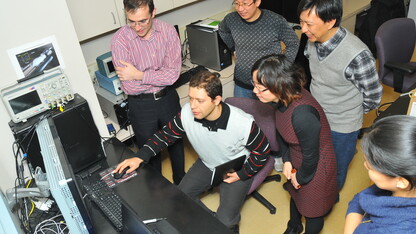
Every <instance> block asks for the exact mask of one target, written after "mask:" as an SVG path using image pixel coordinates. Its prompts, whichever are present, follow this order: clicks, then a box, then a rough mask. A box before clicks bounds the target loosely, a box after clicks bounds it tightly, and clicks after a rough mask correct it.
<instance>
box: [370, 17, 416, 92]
mask: <svg viewBox="0 0 416 234" xmlns="http://www.w3.org/2000/svg"><path fill="white" fill-rule="evenodd" d="M415 41H416V29H415V22H414V20H413V19H409V18H395V19H391V20H388V21H386V22H385V23H383V24H382V25H381V26H380V27H379V28H378V30H377V33H376V36H375V44H376V48H377V57H378V62H379V67H378V76H379V79H380V81H381V82H382V83H383V84H386V85H388V86H390V87H393V88H394V91H395V92H399V93H403V92H407V91H408V89H409V88H410V87H411V86H412V85H413V84H414V83H416V73H415V71H416V63H415V62H410V60H411V58H412V55H413V51H414V49H415Z"/></svg>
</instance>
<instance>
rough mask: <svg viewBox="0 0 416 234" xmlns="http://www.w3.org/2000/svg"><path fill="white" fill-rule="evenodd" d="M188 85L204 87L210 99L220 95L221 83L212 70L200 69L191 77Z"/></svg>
mask: <svg viewBox="0 0 416 234" xmlns="http://www.w3.org/2000/svg"><path fill="white" fill-rule="evenodd" d="M189 87H192V88H200V89H205V91H207V94H208V96H209V97H210V98H211V99H215V98H216V97H217V96H222V84H221V80H220V78H219V77H218V76H217V75H215V74H214V73H212V72H209V71H201V72H198V73H196V74H195V75H193V76H192V77H191V80H190V81H189Z"/></svg>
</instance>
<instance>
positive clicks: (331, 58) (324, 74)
mask: <svg viewBox="0 0 416 234" xmlns="http://www.w3.org/2000/svg"><path fill="white" fill-rule="evenodd" d="M364 50H368V48H367V46H366V45H365V44H364V43H362V42H361V41H360V40H359V39H358V38H357V37H356V36H354V35H352V34H351V33H350V32H348V31H347V35H346V36H345V38H344V39H343V40H342V41H341V43H340V44H339V45H338V46H337V47H336V48H335V50H334V51H332V52H331V53H330V54H329V55H328V56H327V57H326V58H325V59H324V60H322V61H319V59H318V55H317V52H316V47H315V44H314V43H311V42H308V53H309V56H310V57H309V62H310V65H309V67H310V70H311V74H312V81H311V86H310V90H311V93H312V95H313V96H314V97H315V99H316V100H317V101H318V102H319V104H320V105H321V106H322V108H323V109H324V111H325V114H326V116H327V118H328V122H329V125H330V127H331V130H332V131H336V132H341V133H350V132H353V131H356V130H358V129H360V128H361V126H362V122H363V101H364V100H363V95H362V93H361V92H360V91H359V90H358V89H357V88H356V87H355V85H354V84H353V83H352V82H350V81H348V80H347V79H346V78H345V70H346V68H347V66H348V65H349V64H350V63H351V61H352V60H353V59H354V58H355V57H356V56H357V55H358V54H360V53H361V52H362V51H364Z"/></svg>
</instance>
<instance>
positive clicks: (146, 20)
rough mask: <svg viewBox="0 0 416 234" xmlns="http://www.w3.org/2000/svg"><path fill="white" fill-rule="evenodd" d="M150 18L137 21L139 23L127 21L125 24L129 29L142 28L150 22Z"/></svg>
mask: <svg viewBox="0 0 416 234" xmlns="http://www.w3.org/2000/svg"><path fill="white" fill-rule="evenodd" d="M151 18H152V16H150V17H149V18H147V19H144V20H139V21H131V20H129V19H127V23H128V24H129V25H130V27H135V26H136V25H137V26H143V25H145V24H148V23H149V22H150V19H151Z"/></svg>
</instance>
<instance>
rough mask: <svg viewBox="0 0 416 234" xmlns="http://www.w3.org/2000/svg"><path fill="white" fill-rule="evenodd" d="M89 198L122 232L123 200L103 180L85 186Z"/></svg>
mask: <svg viewBox="0 0 416 234" xmlns="http://www.w3.org/2000/svg"><path fill="white" fill-rule="evenodd" d="M84 188H85V191H86V193H87V195H88V197H89V198H90V199H91V201H93V202H94V203H95V204H96V205H97V206H98V207H99V208H100V209H101V211H102V212H103V213H104V215H105V216H106V217H107V218H108V219H109V220H110V222H111V223H112V224H113V226H114V227H115V228H116V229H117V230H118V231H122V229H123V223H122V218H121V217H122V215H121V199H120V197H119V196H118V195H117V194H116V193H115V192H114V191H113V190H112V189H111V188H109V187H108V186H107V184H106V183H105V182H103V181H102V180H99V181H95V182H93V183H87V184H84Z"/></svg>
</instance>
